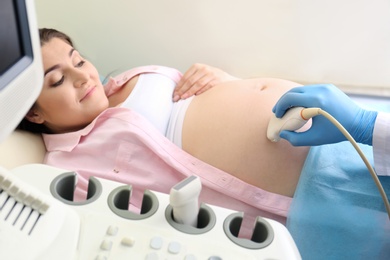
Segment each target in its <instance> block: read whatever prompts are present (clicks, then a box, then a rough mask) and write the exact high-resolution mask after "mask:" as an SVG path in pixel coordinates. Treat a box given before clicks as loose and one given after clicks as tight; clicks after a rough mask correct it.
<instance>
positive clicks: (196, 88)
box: [173, 63, 238, 102]
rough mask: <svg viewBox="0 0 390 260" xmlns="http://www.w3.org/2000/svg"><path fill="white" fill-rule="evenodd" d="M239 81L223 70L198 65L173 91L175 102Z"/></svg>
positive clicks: (193, 67) (188, 72)
mask: <svg viewBox="0 0 390 260" xmlns="http://www.w3.org/2000/svg"><path fill="white" fill-rule="evenodd" d="M235 79H238V78H236V77H233V76H232V75H230V74H228V73H226V72H224V71H223V70H221V69H218V68H215V67H212V66H209V65H205V64H200V63H196V64H194V65H192V66H191V67H190V68H189V69H188V70H187V71H186V72H185V73H184V75H183V77H182V78H181V79H180V81H179V83H178V84H177V86H176V88H175V90H174V91H173V101H174V102H176V101H178V100H180V99H186V98H188V97H190V96H192V95H199V94H201V93H203V92H205V91H206V90H208V89H210V88H212V87H214V86H215V85H217V84H219V83H221V82H224V81H230V80H235Z"/></svg>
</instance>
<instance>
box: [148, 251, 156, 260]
mask: <svg viewBox="0 0 390 260" xmlns="http://www.w3.org/2000/svg"><path fill="white" fill-rule="evenodd" d="M158 259H159V258H158V255H157V254H156V253H155V252H153V253H149V254H147V255H146V257H145V260H158Z"/></svg>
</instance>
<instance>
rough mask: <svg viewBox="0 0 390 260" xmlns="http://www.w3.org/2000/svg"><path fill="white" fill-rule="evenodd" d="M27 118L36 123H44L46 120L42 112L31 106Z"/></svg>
mask: <svg viewBox="0 0 390 260" xmlns="http://www.w3.org/2000/svg"><path fill="white" fill-rule="evenodd" d="M25 118H26V119H27V120H28V121H30V122H31V123H35V124H43V123H44V122H45V120H44V119H43V117H42V116H41V114H40V113H39V112H38V111H37V110H36V109H35V108H31V109H30V110H29V111H28V113H27V115H26V116H25Z"/></svg>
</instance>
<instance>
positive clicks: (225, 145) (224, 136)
mask: <svg viewBox="0 0 390 260" xmlns="http://www.w3.org/2000/svg"><path fill="white" fill-rule="evenodd" d="M295 86H298V84H296V83H293V82H289V81H284V80H277V79H249V80H240V81H232V82H227V83H222V84H220V85H218V86H216V87H214V88H212V89H210V90H208V91H207V92H205V93H203V94H201V95H199V96H196V97H195V98H194V99H193V101H192V102H191V104H190V106H189V108H188V110H187V113H186V116H185V119H184V125H183V140H182V142H183V149H184V150H185V151H187V152H188V153H190V154H192V155H193V156H195V157H197V158H199V159H201V160H203V161H205V162H207V163H209V164H211V165H213V166H215V167H217V168H220V169H222V170H224V171H226V172H228V173H230V174H232V175H234V176H236V177H237V178H239V179H241V180H243V181H245V182H247V183H250V184H252V185H255V186H257V187H259V188H261V189H264V190H267V191H270V192H274V193H278V194H282V195H286V196H293V194H294V191H295V188H296V185H297V182H298V179H299V175H300V173H301V170H302V167H303V163H304V161H305V159H306V156H307V153H308V150H309V148H308V147H300V148H297V147H293V146H292V145H290V144H289V143H288V142H287V141H285V140H281V141H280V142H278V143H272V142H270V141H269V140H268V139H267V137H266V131H267V126H268V122H269V119H270V116H271V115H272V107H273V106H274V104H275V103H276V101H277V100H278V99H279V98H280V96H281V95H282V94H284V93H285V92H286V91H287V90H289V89H291V88H292V87H295Z"/></svg>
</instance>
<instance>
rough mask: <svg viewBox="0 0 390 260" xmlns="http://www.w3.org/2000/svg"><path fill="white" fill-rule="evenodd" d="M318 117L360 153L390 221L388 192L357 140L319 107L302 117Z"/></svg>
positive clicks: (302, 113) (310, 109)
mask: <svg viewBox="0 0 390 260" xmlns="http://www.w3.org/2000/svg"><path fill="white" fill-rule="evenodd" d="M317 115H322V116H324V117H325V118H326V119H328V120H329V121H330V122H331V123H332V124H334V125H335V126H336V127H337V128H338V129H339V130H340V132H341V133H342V134H343V135H344V136H345V137H346V138H347V139H348V141H350V142H351V144H352V145H353V147H354V148H355V150H356V151H357V152H358V154H359V155H360V157H361V158H362V160H363V162H364V164H365V165H366V167H367V169H368V171H369V172H370V174H371V177H372V179H373V180H374V182H375V184H376V186H377V188H378V190H379V193H380V195H381V197H382V200H383V202H384V204H385V207H386V211H387V215H388V217H389V219H390V204H389V199H388V198H387V195H386V192H385V190H384V189H383V186H382V184H381V182H380V180H379V178H378V176H377V174H376V172H375V170H374V168H373V167H372V166H371V164H370V162H369V161H368V159H367V158H366V156H365V155H364V153H363V151H362V150H361V149H360V147H359V146H358V144H357V143H356V141H355V139H353V137H352V136H351V134H350V133H349V132H348V131H347V130H346V129H345V128H344V127H343V126H342V125H341V124H340V123H339V122H338V121H337V120H336V119H335V118H334V117H333V116H332V115H330V114H329V113H328V112H326V111H324V110H322V109H321V108H317V107H315V108H304V109H303V110H302V111H301V116H302V117H303V118H304V119H310V118H312V117H315V116H317Z"/></svg>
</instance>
